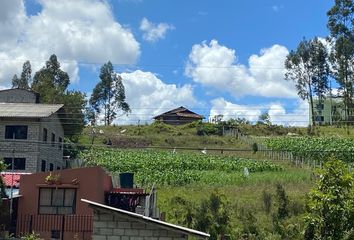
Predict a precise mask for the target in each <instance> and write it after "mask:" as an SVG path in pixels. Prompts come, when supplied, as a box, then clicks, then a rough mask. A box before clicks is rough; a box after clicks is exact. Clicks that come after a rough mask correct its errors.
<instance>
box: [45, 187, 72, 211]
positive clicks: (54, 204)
mask: <svg viewBox="0 0 354 240" xmlns="http://www.w3.org/2000/svg"><path fill="white" fill-rule="evenodd" d="M75 203H76V189H72V188H58V189H56V188H40V189H39V214H75Z"/></svg>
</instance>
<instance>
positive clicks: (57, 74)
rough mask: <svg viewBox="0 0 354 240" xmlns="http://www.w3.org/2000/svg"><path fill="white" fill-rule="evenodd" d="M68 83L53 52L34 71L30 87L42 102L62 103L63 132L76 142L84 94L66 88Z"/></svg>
mask: <svg viewBox="0 0 354 240" xmlns="http://www.w3.org/2000/svg"><path fill="white" fill-rule="evenodd" d="M69 84H70V79H69V75H68V74H67V73H66V72H64V71H63V70H61V69H60V63H59V61H58V59H57V56H56V55H55V54H53V55H51V56H50V58H49V60H48V61H47V62H46V65H45V66H44V67H43V68H42V69H41V70H39V71H38V72H36V73H35V75H34V77H33V82H32V86H31V88H32V90H34V91H36V92H38V93H39V94H40V99H41V102H42V103H51V104H64V107H63V110H62V111H61V112H59V118H60V120H61V123H62V125H63V128H64V134H65V136H66V137H67V138H69V139H70V140H71V141H73V142H77V141H78V135H79V134H81V132H82V130H83V128H84V123H85V116H84V110H85V106H86V100H85V98H86V96H85V94H83V93H81V92H79V91H69V90H67V88H68V86H69Z"/></svg>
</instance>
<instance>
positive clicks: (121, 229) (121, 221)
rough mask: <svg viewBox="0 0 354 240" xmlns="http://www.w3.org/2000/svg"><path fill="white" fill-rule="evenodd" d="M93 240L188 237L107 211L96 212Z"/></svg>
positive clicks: (173, 239)
mask: <svg viewBox="0 0 354 240" xmlns="http://www.w3.org/2000/svg"><path fill="white" fill-rule="evenodd" d="M92 239H93V240H146V239H149V240H184V239H188V235H187V234H184V233H181V232H177V231H173V230H171V229H167V228H163V227H162V226H159V225H158V224H153V223H144V222H141V221H137V220H136V219H134V218H131V217H125V216H122V215H121V214H115V213H112V212H108V211H105V210H98V209H95V210H94V217H93V235H92Z"/></svg>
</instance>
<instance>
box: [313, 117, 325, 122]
mask: <svg viewBox="0 0 354 240" xmlns="http://www.w3.org/2000/svg"><path fill="white" fill-rule="evenodd" d="M315 120H316V122H323V121H324V116H316V117H315Z"/></svg>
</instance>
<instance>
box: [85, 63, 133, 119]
mask: <svg viewBox="0 0 354 240" xmlns="http://www.w3.org/2000/svg"><path fill="white" fill-rule="evenodd" d="M100 79H101V81H100V82H99V83H98V84H97V85H96V86H95V88H94V89H93V92H92V95H91V98H90V105H91V107H92V109H93V110H94V111H95V114H94V115H95V117H97V115H98V114H99V113H101V112H102V109H103V110H104V123H105V125H110V124H111V123H112V121H113V120H114V119H115V118H116V117H117V111H118V110H119V109H121V110H122V111H123V113H125V114H127V113H128V112H130V107H129V105H128V103H126V102H125V89H124V85H123V82H122V77H121V76H119V75H117V74H116V73H115V72H114V69H113V65H112V63H111V62H110V61H108V62H107V63H105V64H104V65H103V66H102V67H101V72H100Z"/></svg>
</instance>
